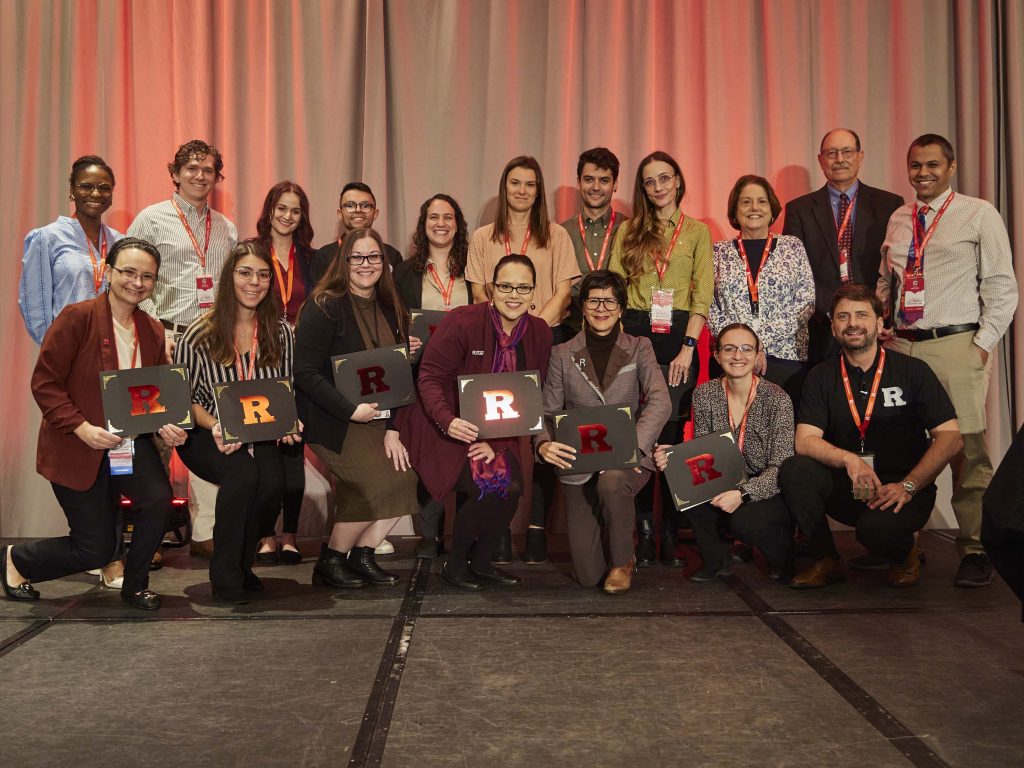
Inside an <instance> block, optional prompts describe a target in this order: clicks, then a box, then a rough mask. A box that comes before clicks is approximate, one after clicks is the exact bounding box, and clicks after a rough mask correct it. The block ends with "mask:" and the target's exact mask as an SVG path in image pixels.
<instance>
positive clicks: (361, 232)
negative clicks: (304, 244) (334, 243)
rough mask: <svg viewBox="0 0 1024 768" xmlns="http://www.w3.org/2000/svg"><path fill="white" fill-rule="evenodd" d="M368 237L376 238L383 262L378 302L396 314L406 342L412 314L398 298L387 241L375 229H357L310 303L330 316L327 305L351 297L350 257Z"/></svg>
mask: <svg viewBox="0 0 1024 768" xmlns="http://www.w3.org/2000/svg"><path fill="white" fill-rule="evenodd" d="M365 237H369V238H372V239H373V240H374V241H376V243H377V247H378V248H379V249H380V252H381V256H382V259H383V260H382V262H381V267H382V268H381V271H380V277H379V278H378V279H377V285H376V286H375V288H376V291H375V292H376V297H377V301H378V302H379V303H380V305H381V306H382V307H385V308H387V309H390V310H391V311H392V312H394V314H395V319H397V320H398V328H397V329H396V330H397V331H398V334H399V336H400V337H401V338H402V339H404V338H405V337H406V329H407V328H408V327H409V310H407V309H406V308H405V305H404V304H402V300H401V299H400V298H399V297H398V289H397V288H396V287H395V279H394V278H393V277H392V276H391V268H390V267H389V265H388V257H387V254H386V253H384V240H383V238H381V236H380V234H378V232H377V230H375V229H373V228H372V227H361V228H359V229H353V230H352V231H351V232H349V233H348V234H347V235H345V239H344V240H342V242H341V251H340V252H339V253H338V256H337V258H335V259H334V261H332V262H331V265H330V266H329V267H328V268H327V271H326V272H325V273H324V276H323V277H321V278H320V282H319V283H317V284H316V288H314V289H313V293H311V294H310V295H309V298H308V299H306V301H314V302H316V305H317V306H318V307H320V309H322V310H323V311H324V313H325V314H326V313H327V301H328V300H329V299H337V298H340V297H342V296H346V295H348V294H349V293H351V289H350V288H349V277H348V276H349V263H348V257H349V256H350V255H351V254H352V249H353V248H355V244H356V241H357V240H362V239H363V238H365Z"/></svg>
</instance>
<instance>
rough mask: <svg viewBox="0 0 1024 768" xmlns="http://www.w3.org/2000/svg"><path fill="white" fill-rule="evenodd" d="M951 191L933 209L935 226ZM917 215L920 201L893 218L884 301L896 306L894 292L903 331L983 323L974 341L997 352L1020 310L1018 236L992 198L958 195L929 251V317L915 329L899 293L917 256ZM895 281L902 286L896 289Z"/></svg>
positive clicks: (883, 274) (882, 282)
mask: <svg viewBox="0 0 1024 768" xmlns="http://www.w3.org/2000/svg"><path fill="white" fill-rule="evenodd" d="M951 191H952V190H946V192H944V193H943V194H941V195H939V196H938V197H937V198H935V199H934V200H933V201H932V202H931V203H929V204H928V207H929V209H930V210H929V213H928V214H927V216H926V217H925V225H926V226H931V224H932V222H933V221H934V220H935V217H936V215H937V212H938V210H939V209H940V208H941V207H942V204H943V203H944V202H945V201H946V199H947V198H948V197H949V195H950V194H951ZM917 205H918V206H921V205H923V203H921V202H918V203H917ZM913 217H914V204H913V203H908V204H906V205H904V206H902V207H901V208H898V209H897V210H896V212H895V213H893V215H892V217H891V218H890V219H889V227H888V229H887V230H886V233H885V242H883V243H882V263H881V267H880V270H879V272H880V274H879V280H878V296H879V298H881V299H882V302H883V303H888V302H890V294H892V298H891V305H890V306H895V309H896V317H895V326H896V328H900V329H903V328H917V329H922V330H923V329H927V328H941V327H943V326H947V325H962V324H966V323H978V324H979V326H980V327H979V328H978V330H977V332H976V333H975V334H974V343H975V344H976V345H977V346H979V347H981V348H982V349H984V350H986V351H988V350H991V349H992V348H993V347H994V346H995V345H996V343H997V342H998V341H999V339H1000V338H1001V337H1002V335H1003V334H1004V333H1006V329H1007V328H1008V327H1009V325H1010V321H1011V320H1013V312H1014V310H1015V309H1016V308H1017V280H1016V278H1015V277H1014V274H1013V255H1012V253H1011V251H1010V238H1009V236H1008V235H1007V233H1006V226H1005V225H1004V224H1003V220H1002V218H1001V217H1000V216H999V212H998V211H997V210H996V209H995V207H993V206H992V204H991V203H989V202H987V201H986V200H980V199H978V198H976V197H968V196H967V195H963V194H960V193H959V192H958V193H957V194H956V197H954V198H953V202H952V203H950V205H949V208H947V209H946V212H945V213H944V214H943V215H942V219H940V221H939V224H938V226H937V227H936V228H935V230H934V232H933V234H932V237H931V239H930V240H929V241H928V246H927V247H926V248H925V250H924V256H923V259H924V279H925V304H924V316H923V317H922V318H921V319H920V320H917V321H916V322H914V323H909V324H908V323H906V322H904V320H903V318H902V316H901V315H900V314H899V306H900V301H899V299H900V294H899V291H900V290H901V288H902V284H903V271H904V270H905V269H906V267H907V256H908V255H909V253H910V243H911V237H912V234H913V222H912V219H913ZM893 272H895V275H893ZM894 277H895V280H896V283H895V284H894V285H893V286H890V283H892V280H893V278H894Z"/></svg>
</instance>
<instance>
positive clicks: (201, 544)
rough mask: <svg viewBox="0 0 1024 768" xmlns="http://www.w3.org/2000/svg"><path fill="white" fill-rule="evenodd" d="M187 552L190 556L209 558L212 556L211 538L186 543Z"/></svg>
mask: <svg viewBox="0 0 1024 768" xmlns="http://www.w3.org/2000/svg"><path fill="white" fill-rule="evenodd" d="M188 553H189V554H190V555H191V556H192V557H205V558H206V559H207V560H209V559H210V558H211V557H213V539H207V540H206V541H193V542H192V543H190V544H189V545H188Z"/></svg>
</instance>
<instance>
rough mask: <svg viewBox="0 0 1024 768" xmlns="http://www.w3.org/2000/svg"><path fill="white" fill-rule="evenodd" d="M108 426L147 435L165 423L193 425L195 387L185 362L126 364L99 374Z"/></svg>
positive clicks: (120, 432)
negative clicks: (132, 365) (190, 382)
mask: <svg viewBox="0 0 1024 768" xmlns="http://www.w3.org/2000/svg"><path fill="white" fill-rule="evenodd" d="M100 396H101V398H102V400H103V420H104V421H105V422H106V430H107V431H108V432H110V433H112V434H115V435H145V434H149V433H151V432H156V431H157V430H158V429H160V427H162V426H163V425H164V424H176V425H177V426H179V427H181V428H182V429H192V427H193V426H194V421H193V420H192V388H191V386H190V385H189V379H188V369H187V368H185V366H183V365H154V366H150V367H148V368H126V369H125V370H122V371H103V372H102V373H101V374H100Z"/></svg>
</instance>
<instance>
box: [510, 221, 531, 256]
mask: <svg viewBox="0 0 1024 768" xmlns="http://www.w3.org/2000/svg"><path fill="white" fill-rule="evenodd" d="M529 244H530V228H529V227H527V228H526V237H524V238H523V247H522V248H521V249H520V251H519V253H521V254H522V255H523V256H525V255H526V246H528V245H529ZM505 255H506V256H511V255H512V243H510V242H509V241H508V235H505Z"/></svg>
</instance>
